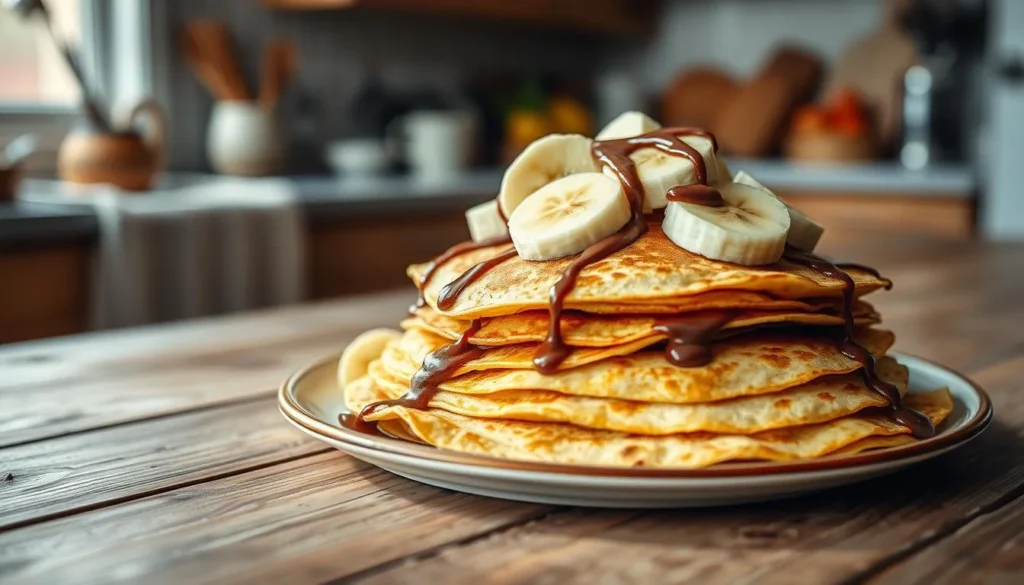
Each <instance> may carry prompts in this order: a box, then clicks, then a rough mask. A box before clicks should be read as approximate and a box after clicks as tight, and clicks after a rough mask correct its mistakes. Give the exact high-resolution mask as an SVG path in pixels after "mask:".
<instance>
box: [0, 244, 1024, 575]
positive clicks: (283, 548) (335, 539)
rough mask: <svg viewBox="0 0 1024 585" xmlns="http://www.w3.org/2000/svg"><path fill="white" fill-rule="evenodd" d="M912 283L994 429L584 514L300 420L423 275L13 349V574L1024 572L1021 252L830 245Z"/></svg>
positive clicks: (909, 317)
mask: <svg viewBox="0 0 1024 585" xmlns="http://www.w3.org/2000/svg"><path fill="white" fill-rule="evenodd" d="M831 246H832V248H831V249H830V250H826V252H832V253H833V255H835V256H836V257H841V258H843V259H848V260H851V261H858V262H864V263H868V264H872V265H875V266H877V267H878V268H880V269H881V270H882V271H883V273H885V274H886V275H887V276H890V277H891V278H892V279H893V280H894V281H895V283H896V287H895V289H894V290H893V291H892V292H889V293H880V294H877V295H873V296H872V298H871V301H872V302H873V303H875V304H876V306H877V307H878V308H879V309H880V311H881V312H882V315H883V317H884V319H885V321H884V324H885V326H887V327H890V328H892V329H894V330H895V331H896V333H897V346H896V347H897V349H899V350H902V351H905V352H909V353H913V354H917V355H921V356H924V357H927V358H930V359H933V360H935V361H939V362H941V363H943V364H946V365H949V366H950V367H953V368H955V369H958V370H960V371H962V372H964V373H966V374H967V375H969V376H970V377H971V378H972V379H973V380H975V381H976V382H978V383H979V384H981V385H982V386H983V387H985V388H986V389H987V390H988V391H989V393H990V394H991V396H992V399H993V402H994V406H995V409H996V417H995V422H994V423H993V425H992V427H991V428H990V429H989V430H988V431H987V432H986V433H985V434H984V435H983V436H982V437H980V438H979V439H977V440H975V441H974V442H972V443H971V444H969V445H967V446H966V447H964V448H963V449H961V450H959V451H957V452H955V453H952V454H950V455H947V456H943V457H941V458H939V459H937V460H934V461H931V462H928V463H926V464H923V465H920V466H918V467H917V468H915V469H911V470H908V471H905V472H901V473H899V474H897V475H894V476H890V477H887V478H881V479H878V480H873V481H869V482H866V483H862V484H858V485H854V486H849V487H845V488H840V489H835V490H830V491H827V492H824V493H821V494H817V495H813V496H809V497H802V498H799V499H795V500H790V501H785V502H780V503H772V504H761V505H747V506H739V507H732V508H713V509H704V510H679V511H633V510H618V511H607V510H590V509H582V508H571V507H563V506H544V505H533V504H522V503H516V502H508V501H502V500H496V499H489V498H482V497H477V496H470V495H465V494H459V493H455V492H449V491H446V490H442V489H437V488H433V487H429V486H425V485H420V484H417V483H414V482H411V481H409V480H406V479H403V478H400V477H397V476H394V475H391V474H389V473H387V472H384V471H381V470H379V469H377V468H374V467H372V466H369V465H366V464H363V463H361V462H359V461H357V460H355V459H352V458H351V457H348V456H346V455H344V454H342V453H340V452H337V451H334V450H332V449H329V448H327V447H326V446H325V445H322V444H320V443H318V442H316V441H314V440H312V439H309V438H307V437H306V436H305V435H303V434H301V433H299V432H298V431H296V430H294V429H292V428H291V427H290V426H289V425H288V423H286V422H285V421H284V419H283V418H282V417H281V416H280V414H279V413H278V412H277V407H276V402H275V399H274V390H275V388H276V387H277V386H278V385H279V384H280V382H281V381H282V380H283V379H284V378H286V377H287V376H288V375H289V374H290V373H292V372H293V371H295V370H297V369H298V368H299V367H301V366H302V365H304V364H306V363H308V362H311V361H314V360H316V359H317V358H320V357H322V356H324V355H328V354H331V353H336V352H338V351H339V350H340V349H341V348H342V347H343V346H344V345H345V344H346V343H347V341H348V340H350V339H351V338H352V337H353V336H355V335H356V334H358V333H359V332H361V331H363V330H365V329H367V328H370V327H376V326H389V325H390V326H393V325H394V324H396V323H397V321H398V320H399V319H400V318H401V317H402V315H403V313H404V311H405V308H406V307H407V306H408V304H409V302H410V300H411V299H412V297H413V295H412V292H411V289H407V290H400V291H395V292H392V293H386V294H379V295H373V296H364V297H357V298H352V299H345V300H339V301H334V302H328V303H322V304H315V305H307V306H301V307H294V308H286V309H278V310H273V311H265V312H261V313H255V314H248V315H240V316H232V317H228V318H222V319H215V320H202V321H194V322H185V323H178V324H173V325H166V326H160V327H152V328H143V329H138V330H127V331H120V332H109V333H100V334H91V335H83V336H76V337H68V338H61V339H55V340H51V341H39V342H31V343H24V344H16V345H8V346H0V582H3V583H64V582H67V583H89V582H96V583H111V582H136V581H145V582H147V583H213V582H217V583H220V582H223V583H252V582H267V583H274V582H288V583H319V582H326V581H335V582H351V583H415V582H424V583H482V582H491V583H557V584H558V585H564V584H569V583H595V582H600V583H689V582H692V583H701V584H708V583H922V584H931V583H950V584H953V583H956V584H960V583H1021V582H1024V536H1022V535H1024V303H1022V302H1021V300H1022V295H1024V244H1017V245H1013V244H1006V245H997V244H984V243H963V242H953V241H937V240H920V239H912V238H902V239H900V238H883V239H878V240H873V241H861V242H858V243H855V244H854V243H850V242H846V243H833V244H831Z"/></svg>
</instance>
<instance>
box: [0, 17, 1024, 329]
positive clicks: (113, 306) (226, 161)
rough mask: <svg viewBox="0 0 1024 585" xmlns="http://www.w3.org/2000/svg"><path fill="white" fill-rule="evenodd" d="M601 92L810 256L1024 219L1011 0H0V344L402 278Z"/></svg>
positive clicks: (1017, 46) (994, 229)
mask: <svg viewBox="0 0 1024 585" xmlns="http://www.w3.org/2000/svg"><path fill="white" fill-rule="evenodd" d="M75 70H78V72H79V74H80V75H79V78H80V80H81V81H78V80H76V76H75V75H74V74H73V71H75ZM82 87H85V88H87V89H86V91H84V92H83V89H82ZM83 104H84V105H83ZM624 110H643V111H645V112H647V113H649V114H650V115H652V116H653V117H654V118H656V119H658V120H659V121H660V122H662V123H663V124H665V125H697V126H704V127H707V128H709V129H710V130H712V131H713V132H715V133H716V134H717V136H718V138H719V140H720V144H721V150H722V152H724V153H726V155H727V159H726V160H727V161H728V164H729V166H730V167H731V169H732V170H733V172H736V171H737V170H746V171H747V172H749V173H750V174H752V175H753V176H754V177H755V178H757V179H758V180H759V181H761V182H763V183H766V184H767V185H769V186H770V187H772V188H774V189H775V190H776V192H778V193H780V194H781V195H783V196H784V197H786V198H787V200H788V201H789V202H790V203H792V204H793V205H795V206H796V207H798V208H800V209H802V210H804V211H805V212H807V213H809V214H810V215H812V216H813V217H815V218H816V219H817V220H818V221H820V222H821V223H823V224H825V226H826V229H827V231H826V235H825V238H824V240H823V244H822V247H821V248H822V249H823V251H824V252H825V253H826V254H827V253H828V250H829V247H830V242H838V241H839V240H841V239H842V238H865V239H871V238H877V237H879V236H881V235H885V236H887V237H889V236H892V235H893V234H894V233H895V234H900V236H901V237H906V238H908V239H913V238H954V239H960V240H962V241H965V242H967V241H969V240H972V239H1011V238H1024V190H1022V189H1021V187H1020V186H1021V185H1022V184H1024V2H1020V1H1017V0H662V1H657V0H520V1H517V2H509V1H505V0H223V1H218V2H210V1H205V0H174V1H171V0H47V2H46V7H45V8H41V6H40V5H39V3H38V2H36V1H32V0H0V148H2V149H3V150H2V154H0V343H3V342H11V341H17V340H25V339H33V338H40V337H46V336H52V335H63V334H69V333H75V332H80V331H86V330H90V329H97V328H100V329H102V328H111V327H122V326H130V325H137V324H143V323H148V322H158V321H168V320H176V319H183V318H191V317H198V316H203V315H210V314H218V313H227V312H233V311H239V310H246V309H251V308H256V307H263V306H269V305H279V304H287V303H293V302H300V301H305V300H310V299H324V298H332V297H338V296H342V295H348V294H355V293H366V292H372V291H376V290H383V289H387V288H393V287H396V286H403V285H407V280H406V277H405V274H404V269H405V266H406V265H407V264H409V263H411V262H417V261H424V260H426V259H428V258H429V257H430V256H431V255H434V254H437V253H439V252H441V251H442V250H444V249H445V248H446V247H448V246H449V245H451V244H452V243H454V242H457V241H459V240H462V239H465V238H466V237H467V231H466V227H465V220H464V217H463V212H464V210H465V209H466V208H468V207H470V206H471V205H474V204H477V203H479V202H482V201H485V200H486V199H488V198H491V197H493V196H494V195H495V193H496V192H497V189H498V185H499V183H500V180H501V175H502V169H503V166H504V165H505V164H507V162H508V161H509V160H511V158H512V157H514V156H515V155H516V153H517V152H519V151H520V150H521V149H522V148H523V147H524V146H525V145H526V144H528V143H529V142H530V141H532V140H534V139H535V138H538V137H540V136H543V135H545V134H548V133H551V132H578V133H583V134H589V135H593V133H595V132H596V131H597V130H598V129H600V127H601V126H602V124H604V123H605V122H607V121H608V120H609V119H610V118H611V117H613V116H614V115H616V114H618V113H620V112H622V111H624ZM5 200H6V201H5ZM936 262H941V259H936ZM1022 269H1024V267H1022Z"/></svg>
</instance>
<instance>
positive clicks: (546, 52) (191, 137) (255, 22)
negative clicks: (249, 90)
mask: <svg viewBox="0 0 1024 585" xmlns="http://www.w3.org/2000/svg"><path fill="white" fill-rule="evenodd" d="M167 10H168V18H167V21H166V22H167V26H169V27H172V28H171V35H169V36H170V38H171V39H172V40H174V41H176V40H177V38H178V36H177V35H178V33H179V31H180V29H181V26H182V25H183V24H184V23H185V22H187V21H188V20H189V19H191V18H216V19H220V20H223V21H225V22H226V23H227V25H228V27H229V28H230V30H231V32H232V34H233V35H234V37H235V41H236V43H237V47H238V50H239V53H240V55H241V58H242V61H243V64H242V65H243V67H244V69H245V73H246V76H247V80H249V83H250V86H252V85H253V84H254V83H255V80H256V71H257V69H258V67H259V60H260V54H261V51H262V49H263V46H264V44H265V43H266V42H267V41H268V40H269V39H270V38H271V37H272V36H273V35H277V34H280V35H284V36H286V37H288V38H289V39H291V40H292V41H294V42H295V43H296V44H297V45H298V48H299V52H300V55H301V57H300V67H299V74H298V78H297V80H296V82H295V83H294V84H293V86H292V88H291V89H290V91H289V95H288V96H286V99H285V102H284V103H283V111H282V114H285V115H287V114H289V113H291V112H292V111H293V110H294V109H295V106H296V103H295V101H296V95H297V94H300V93H304V94H306V95H309V96H312V98H313V99H314V100H315V101H316V102H317V104H318V106H317V110H318V113H317V116H318V117H319V121H318V124H317V126H318V127H319V129H320V133H321V138H322V139H323V140H325V141H326V140H329V139H332V138H337V137H342V136H345V135H346V133H347V132H348V131H349V127H348V126H349V123H348V120H347V119H346V118H347V115H346V109H347V106H348V104H349V102H350V100H351V98H352V96H353V94H354V93H355V92H356V91H357V90H358V89H359V88H360V87H361V84H362V83H363V81H364V79H365V78H366V77H365V76H366V73H367V71H368V68H369V67H371V66H372V67H374V68H375V69H376V70H377V71H378V72H379V74H380V77H381V79H382V80H383V82H384V84H385V85H386V86H388V87H389V88H391V89H395V90H399V91H403V90H404V91H410V90H416V89H426V90H433V91H436V92H439V93H443V94H454V93H455V92H457V90H458V88H459V87H460V86H462V85H463V83H464V82H465V81H466V80H467V78H469V77H471V76H473V75H479V74H484V75H497V74H505V73H509V74H522V75H527V74H533V73H539V74H546V73H557V74H566V75H574V76H581V77H585V76H588V75H589V74H590V73H591V71H592V69H593V68H594V66H595V63H596V59H595V53H596V52H597V51H598V50H599V49H600V47H599V46H598V44H599V43H600V39H598V38H596V37H588V36H585V35H574V34H571V33H566V32H562V31H544V30H535V29H531V28H527V27H523V26H516V25H506V24H501V23H492V22H487V21H479V20H473V21H467V20H456V19H449V18H443V17H436V16H430V15H426V16H425V15H420V14H401V13H383V12H372V11H363V10H328V11H316V12H290V11H271V10H267V9H266V8H264V7H262V6H260V5H259V3H258V2H256V1H255V0H244V1H243V0H231V1H225V2H207V1H205V0H178V1H176V2H173V3H169V6H168V7H167ZM467 22H468V23H471V24H470V25H467ZM173 49H174V50H172V51H171V55H172V57H171V59H172V64H171V67H170V70H171V74H170V75H171V79H170V87H171V88H172V89H171V92H172V96H171V99H170V101H169V102H170V103H169V104H168V107H169V110H170V116H171V119H172V120H174V121H175V123H174V128H173V131H174V133H175V138H174V140H173V142H174V146H173V148H172V152H171V164H172V166H173V167H174V168H178V169H187V170H201V169H206V168H207V163H206V160H205V148H204V136H205V134H204V133H205V128H206V123H207V120H208V119H209V112H210V106H211V103H212V98H211V97H210V96H209V94H208V93H207V92H206V91H205V90H204V89H203V88H202V87H201V86H200V85H199V83H198V82H197V81H196V80H195V78H194V76H193V75H192V73H191V72H190V71H189V70H188V68H187V67H186V66H185V64H184V63H183V62H182V60H181V59H180V56H179V54H178V51H177V46H176V45H175V47H173ZM368 56H369V57H368ZM537 63H543V67H544V69H543V70H540V71H538V70H536V69H535V67H536V64H537Z"/></svg>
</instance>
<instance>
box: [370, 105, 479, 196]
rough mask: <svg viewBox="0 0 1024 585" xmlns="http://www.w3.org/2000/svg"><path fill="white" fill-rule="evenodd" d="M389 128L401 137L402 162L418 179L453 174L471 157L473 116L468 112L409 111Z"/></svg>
mask: <svg viewBox="0 0 1024 585" xmlns="http://www.w3.org/2000/svg"><path fill="white" fill-rule="evenodd" d="M389 130H390V132H389V134H392V136H394V135H395V134H397V135H398V136H399V137H400V139H401V142H402V148H401V149H400V150H401V152H402V153H403V155H404V158H405V161H406V162H407V163H408V164H409V167H410V168H411V169H412V172H413V174H414V175H415V176H417V177H419V178H421V179H427V180H435V179H444V178H448V177H451V176H453V175H456V174H458V173H459V172H460V171H462V170H463V169H465V168H466V167H467V166H468V165H469V163H470V161H471V159H472V156H473V147H474V146H475V138H476V136H475V134H476V132H475V130H476V118H475V117H474V116H473V114H471V113H469V112H462V111H428V110H424V111H419V112H411V113H409V114H406V115H405V116H402V117H400V118H398V119H396V120H395V121H394V122H393V123H392V127H391V128H390V129H389Z"/></svg>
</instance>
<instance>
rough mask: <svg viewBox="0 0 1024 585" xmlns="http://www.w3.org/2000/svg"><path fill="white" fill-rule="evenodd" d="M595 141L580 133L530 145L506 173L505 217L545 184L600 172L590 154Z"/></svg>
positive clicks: (501, 196) (503, 183)
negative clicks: (576, 175)
mask: <svg viewBox="0 0 1024 585" xmlns="http://www.w3.org/2000/svg"><path fill="white" fill-rule="evenodd" d="M592 143H593V141H592V140H590V139H589V138H587V137H586V136H581V135H579V134H551V135H548V136H545V137H544V138H540V139H537V140H535V141H533V142H532V143H530V145H529V146H527V147H526V149H525V150H523V152H522V153H520V154H519V156H517V157H516V159H515V160H514V161H512V164H510V165H509V166H508V170H506V171H505V176H504V177H502V179H501V190H500V191H499V192H498V205H500V206H501V210H502V211H503V212H504V213H505V217H509V218H511V217H512V213H513V212H514V211H515V210H516V208H517V207H519V204H520V203H522V202H523V200H525V199H526V198H527V197H529V196H530V195H532V194H533V192H534V191H536V190H537V189H540V188H541V187H543V186H544V185H547V184H548V183H550V182H552V181H554V180H555V179H560V178H562V177H565V176H567V175H572V174H574V173H588V172H593V171H598V170H600V169H599V168H598V166H597V163H596V162H594V157H593V155H592V154H591V152H590V145H591V144H592Z"/></svg>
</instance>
